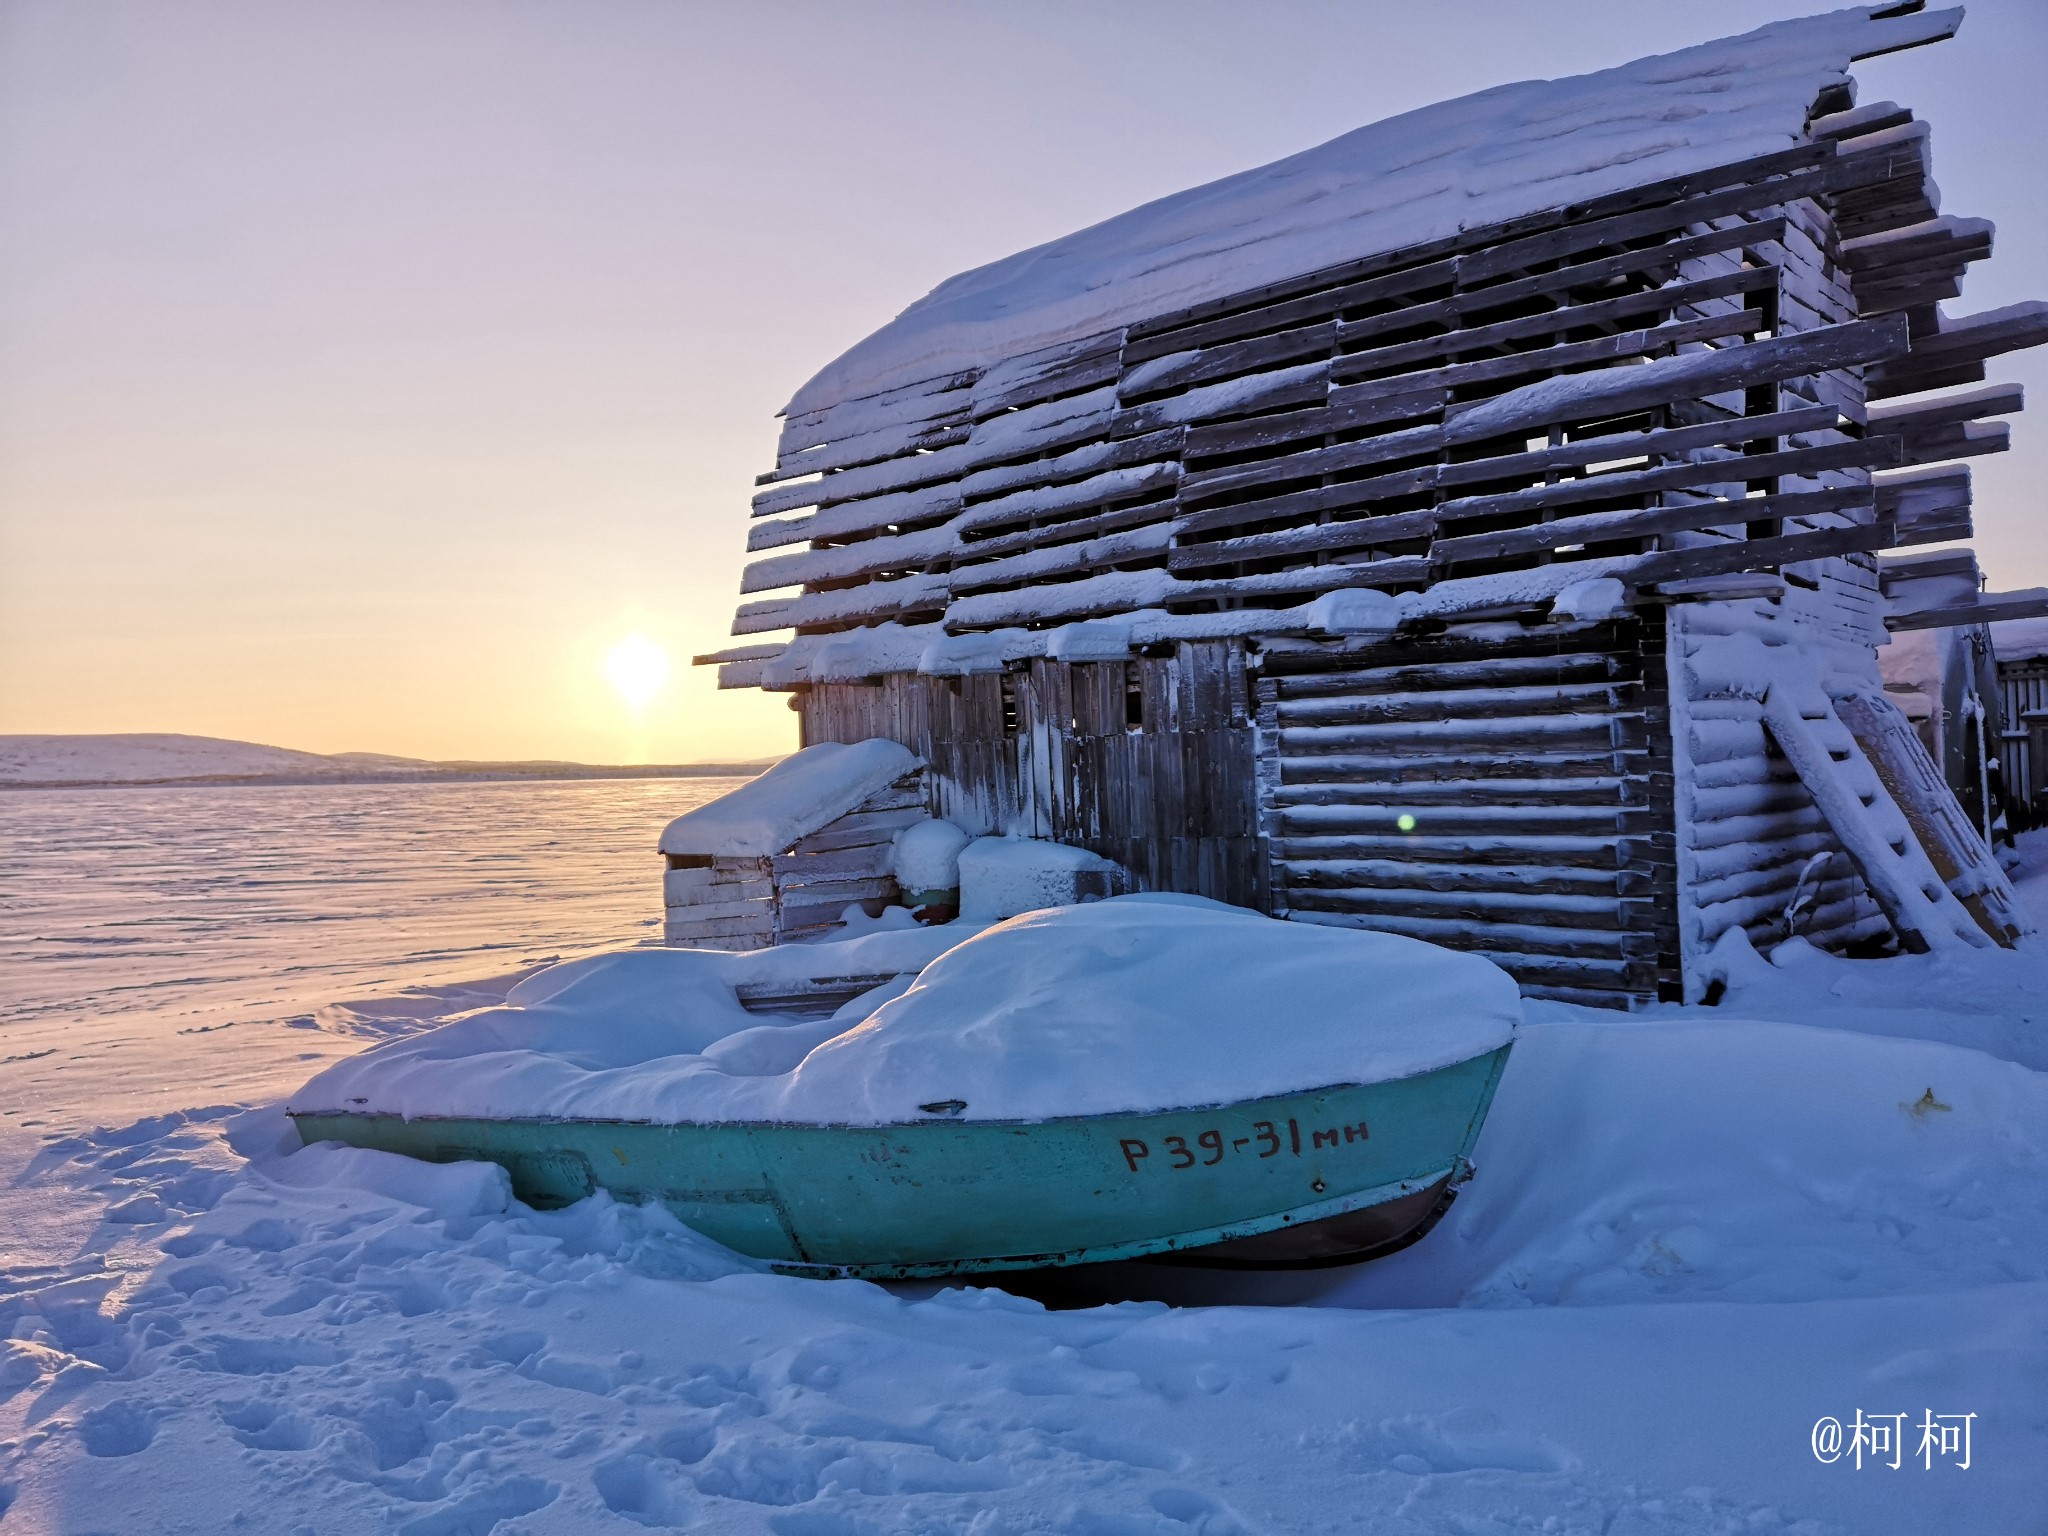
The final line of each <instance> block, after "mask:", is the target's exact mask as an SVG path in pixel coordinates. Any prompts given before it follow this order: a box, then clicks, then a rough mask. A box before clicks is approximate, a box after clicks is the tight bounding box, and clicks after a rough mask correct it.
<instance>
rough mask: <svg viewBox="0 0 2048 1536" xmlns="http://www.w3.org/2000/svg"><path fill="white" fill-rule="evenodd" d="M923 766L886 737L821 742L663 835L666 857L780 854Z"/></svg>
mask: <svg viewBox="0 0 2048 1536" xmlns="http://www.w3.org/2000/svg"><path fill="white" fill-rule="evenodd" d="M917 766H918V759H917V755H916V754H915V753H913V752H912V751H911V750H910V749H909V748H908V747H905V746H902V745H900V744H898V743H896V742H893V741H886V740H884V739H882V738H881V737H879V736H876V737H871V738H869V739H868V740H866V741H860V742H855V743H853V744H852V745H846V744H843V743H840V742H830V741H827V742H820V743H818V744H817V745H816V746H813V747H805V748H804V749H803V750H802V751H801V752H795V753H792V754H791V755H790V756H788V757H785V758H784V759H783V760H782V761H781V762H779V763H777V764H776V765H775V766H774V767H773V768H770V769H769V770H768V771H767V772H766V773H764V774H762V775H761V776H760V777H759V778H757V779H751V780H749V781H748V782H747V783H745V784H742V785H741V786H740V787H739V788H738V789H735V790H733V791H732V792H731V793H730V794H726V795H721V796H719V797H718V798H717V799H716V800H714V801H712V802H711V803H710V804H709V805H700V806H698V807H697V808H696V809H695V810H694V811H685V812H684V813H683V814H682V815H680V816H678V817H677V818H676V819H675V820H674V821H672V822H670V823H669V824H668V826H667V828H666V829H665V830H664V831H663V832H662V834H661V851H662V852H663V853H680V854H698V855H703V854H711V855H723V856H727V857H733V858H747V857H758V856H761V855H765V854H773V853H780V852H782V851H783V850H784V849H785V848H787V847H788V846H789V845H790V844H791V843H794V842H795V841H797V840H798V839H799V838H802V837H807V836H809V835H810V834H811V833H813V832H815V831H817V830H818V829H819V828H820V827H822V826H824V825H825V823H827V822H829V821H836V820H838V819H839V818H840V817H841V816H844V815H845V814H846V813H847V812H848V811H850V810H852V809H853V808H854V807H855V806H857V805H859V804H860V803H861V801H863V800H865V799H867V797H868V796H869V795H872V794H874V793H876V792H877V791H878V790H883V789H887V788H888V787H889V786H890V785H891V784H893V783H895V782H896V780H898V779H900V778H902V777H903V775H904V774H906V773H908V772H910V771H911V770H912V769H913V768H915V767H917Z"/></svg>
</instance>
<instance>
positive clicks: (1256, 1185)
mask: <svg viewBox="0 0 2048 1536" xmlns="http://www.w3.org/2000/svg"><path fill="white" fill-rule="evenodd" d="M890 937H892V936H889V935H877V936H875V938H874V939H867V940H859V941H854V943H851V944H845V945H833V946H805V947H803V948H811V949H813V950H815V951H818V952H822V951H826V950H839V949H846V950H850V949H854V948H855V947H857V945H859V944H867V945H869V946H870V947H871V948H872V947H874V945H875V942H876V939H887V938H890ZM903 938H904V939H905V940H906V941H908V940H915V939H923V940H924V942H927V943H929V942H930V940H929V939H928V938H925V936H924V935H922V934H919V935H904V936H903ZM899 947H901V946H899ZM790 948H799V947H798V946H791V947H787V948H785V949H783V950H777V951H765V952H761V953H759V954H755V955H746V956H742V955H729V954H714V953H704V952H679V951H639V952H635V953H631V954H627V955H620V956H612V957H600V958H601V959H604V960H609V961H612V962H615V963H614V964H613V965H611V966H609V967H604V968H600V971H599V974H597V975H596V976H595V977H594V978H593V979H592V980H591V981H589V982H579V981H578V980H577V978H576V977H575V975H573V974H572V975H571V976H570V977H569V978H568V980H567V982H566V984H565V983H564V982H563V980H562V978H560V977H559V976H557V973H561V972H570V973H574V972H575V971H576V970H577V967H576V966H575V965H572V966H563V967H557V968H555V971H554V972H547V973H542V976H541V977H538V978H535V979H534V980H535V981H536V982H541V983H542V985H541V986H539V987H537V988H535V989H534V990H532V991H530V992H529V993H527V994H526V996H525V997H524V998H521V997H520V996H519V995H518V994H516V993H515V997H514V1002H515V1003H520V1004H522V1006H519V1007H514V1008H507V1009H502V1010H492V1011H490V1012H488V1013H486V1014H484V1015H475V1016H471V1018H469V1019H465V1020H460V1021H457V1023H455V1024H453V1025H450V1026H448V1027H447V1028H446V1029H445V1030H442V1031H436V1032H433V1033H432V1034H430V1035H427V1036H421V1037H416V1038H415V1039H414V1040H409V1041H402V1042H395V1043H394V1044H393V1045H391V1046H386V1047H382V1048H380V1049H379V1050H377V1051H372V1052H369V1053H366V1054H365V1055H364V1056H362V1057H359V1058H356V1059H354V1060H353V1061H350V1062H345V1063H341V1064H339V1065H338V1066H336V1067H334V1068H330V1069H329V1070H328V1071H327V1072H326V1073H323V1074H322V1076H321V1077H320V1078H316V1079H315V1080H314V1082H313V1083H311V1084H309V1085H308V1087H307V1089H306V1090H304V1091H303V1092H302V1093H301V1094H300V1095H299V1096H298V1098H297V1099H296V1100H295V1102H294V1103H293V1105H292V1106H291V1111H292V1115H293V1118H294V1120H295V1121H296V1122H297V1124H298V1127H299V1131H300V1134H301V1136H302V1137H303V1138H304V1139H305V1140H306V1141H308V1142H313V1141H323V1140H326V1141H341V1142H347V1143H349V1144H352V1145H355V1146H362V1147H373V1148H377V1149H380V1150H383V1151H389V1152H397V1153H403V1154H406V1155H409V1156H413V1157H419V1158H424V1159H428V1160H431V1161H439V1162H448V1161H456V1160H464V1159H478V1160H485V1161H490V1162H495V1163H498V1164H500V1165H501V1166H503V1167H504V1168H505V1169H506V1170H507V1171H508V1172H509V1174H510V1175H511V1179H512V1185H513V1189H514V1192H515V1193H516V1194H517V1195H518V1197H519V1198H520V1199H522V1200H524V1201H526V1202H527V1203H529V1204H532V1205H535V1206H551V1205H561V1204H566V1203H569V1202H572V1201H575V1200H579V1199H582V1198H585V1197H587V1196H589V1195H592V1194H594V1193H596V1192H597V1191H600V1190H603V1191H608V1192H609V1193H611V1194H612V1195H614V1196H615V1197H617V1198H619V1199H621V1200H630V1201H635V1202H656V1203H659V1204H661V1205H664V1206H666V1207H667V1208H668V1209H669V1210H671V1211H672V1212H674V1213H675V1215H676V1216H677V1217H678V1218H679V1219H680V1220H681V1221H683V1222H684V1223H685V1224H687V1225H689V1226H690V1227H692V1228H694V1229H695V1230H697V1231H699V1232H701V1233H703V1234H704V1235H706V1236H708V1237H710V1238H713V1239H715V1240H716V1241H718V1242H721V1243H723V1244H725V1245H726V1246H728V1247H730V1248H733V1249H735V1250H737V1251H738V1252H740V1253H743V1254H746V1255H749V1256H751V1257H753V1258H756V1259H760V1260H765V1261H766V1262H767V1263H768V1264H770V1265H771V1266H772V1267H774V1268H775V1269H777V1270H780V1271H783V1272H787V1273H797V1274H808V1275H821V1276H842V1275H847V1276H861V1277H865V1278H870V1279H890V1278H917V1277H932V1276H944V1275H958V1274H970V1273H976V1272H982V1271H993V1270H1006V1269H1021V1268H1034V1267H1042V1266H1053V1265H1069V1264H1086V1263H1093V1262H1098V1261H1104V1260H1113V1259H1132V1258H1145V1257H1172V1258H1178V1259H1182V1260H1187V1261H1193V1262H1201V1263H1214V1264H1225V1265H1247V1266H1266V1265H1300V1264H1329V1263H1342V1262H1352V1261H1355V1260H1358V1259H1362V1258H1369V1257H1374V1256H1377V1255H1378V1254H1381V1253H1385V1252H1389V1251H1391V1250H1393V1249H1394V1248H1398V1247H1400V1246H1402V1245H1403V1244H1405V1243H1406V1242H1409V1241H1413V1240H1414V1239H1415V1238H1416V1237H1418V1236H1420V1235H1421V1234H1422V1233H1424V1232H1426V1231H1427V1230H1428V1228H1429V1226H1430V1224H1431V1223H1432V1222H1433V1221H1434V1220H1435V1219H1436V1217H1437V1216H1438V1215H1439V1214H1440V1213H1441V1212H1442V1210H1443V1209H1444V1208H1445V1206H1446V1205H1447V1204H1448V1203H1449V1201H1450V1199H1451V1197H1452V1195H1453V1194H1454V1193H1455V1190H1456V1187H1457V1185H1458V1184H1459V1183H1460V1182H1461V1181H1462V1180H1463V1179H1464V1178H1466V1177H1467V1176H1469V1173H1470V1170H1471V1166H1472V1165H1471V1154H1472V1149H1473V1145H1474V1143H1475V1142H1476V1140H1477V1139H1478V1136H1479V1132H1480V1128H1481V1126H1482V1124H1483V1122H1484V1119H1485V1115H1486V1111H1487V1108H1488V1105H1489V1104H1490V1103H1491V1100H1492V1097H1493V1093H1494V1090H1495V1087H1496V1085H1497V1084H1498V1082H1499V1080H1500V1076H1501V1073H1502V1070H1503V1069H1504V1067H1505V1065H1506V1062H1507V1057H1508V1052H1509V1049H1510V1044H1511V1037H1512V1029H1513V1026H1514V1020H1515V1017H1516V1016H1517V1015H1518V1013H1519V1008H1520V1003H1519V997H1518V996H1517V994H1516V992H1515V988H1514V985H1513V983H1512V982H1511V981H1509V979H1508V978H1507V977H1506V976H1505V974H1504V973H1502V972H1499V971H1498V970H1496V969H1494V968H1493V967H1491V966H1490V965H1488V964H1487V963H1486V962H1484V961H1481V960H1478V959H1476V958H1475V957H1471V956H1464V955H1455V954H1451V953H1449V952H1447V951H1443V950H1438V949H1436V948H1434V946H1430V945H1427V944H1422V943H1420V942H1418V941H1415V940H1410V939H1403V938H1398V937H1395V936H1392V935H1384V934H1364V933H1357V932H1354V931H1348V930H1333V929H1324V930H1317V929H1313V928H1308V927H1306V926H1305V925H1295V924H1286V923H1279V922H1275V921H1273V920H1271V919H1267V918H1262V917H1259V916H1257V915H1256V914H1252V913H1246V912H1241V911H1236V910H1234V909H1230V908H1224V907H1221V906H1218V905H1217V904H1215V903H1210V902H1203V901H1198V900H1192V899H1187V898H1153V897H1142V896H1139V897H1125V898H1118V899H1115V900H1112V901H1107V902H1101V903H1095V904H1092V905H1089V906H1084V907H1075V908H1068V909H1062V910H1059V911H1050V912H1040V913H1033V914H1030V915H1028V916H1026V917H1022V918H1019V919H1015V920H1012V921H1010V922H1006V923H1003V924H1000V925H997V926H996V927H994V928H991V929H989V930H987V931H985V932H983V933H981V934H979V935H978V936H976V937H973V938H970V939H969V940H968V941H967V942H966V943H963V944H960V945H958V946H956V947H954V948H952V949H950V950H948V951H947V952H946V953H945V954H944V955H942V956H940V957H939V958H938V959H936V960H935V961H933V963H932V964H930V965H929V966H926V967H924V968H923V969H922V971H921V972H920V974H919V975H918V976H917V978H916V981H915V982H914V983H913V984H911V985H909V986H908V987H907V988H906V987H905V986H904V985H903V984H902V983H901V982H900V981H899V982H897V983H895V984H893V985H892V986H890V987H888V988H886V989H884V990H886V991H891V992H894V993H895V994H896V995H895V996H893V997H890V998H886V999H885V1000H883V1001H882V1002H880V1003H879V1004H878V1005H877V1006H875V1007H874V1008H873V1010H872V1011H871V1012H868V1013H866V1014H864V1015H863V1014H862V1013H860V1012H859V1011H858V1010H859V1009H860V1008H861V1006H862V1004H860V1003H855V1004H853V1005H851V1006H850V1007H849V1008H848V1009H842V1010H840V1016H838V1017H834V1018H830V1019H826V1020H797V1019H793V1018H790V1017H787V1016H784V1017H781V1018H780V1020H779V1021H777V1022H766V1023H764V1021H763V1017H762V1016H760V1015H754V1014H743V1015H742V1018H743V1020H744V1022H743V1023H742V1022H739V1021H735V1020H733V1019H731V1018H725V1019H708V1020H707V1019H706V1018H705V1014H706V1012H707V1008H706V1007H705V1005H704V1001H705V998H706V997H707V996H710V995H712V994H714V993H715V992H716V991H717V990H718V989H719V988H721V987H723V988H725V989H727V990H728V991H729V992H731V993H737V991H738V990H739V989H744V988H746V987H748V986H749V985H752V986H754V987H756V988H757V989H758V987H759V985H760V984H759V983H758V982H755V983H749V982H747V981H744V980H738V981H735V980H734V978H735V977H742V976H744V975H746V974H748V972H747V970H746V969H745V968H746V967H749V966H753V967H759V966H762V965H765V964H770V963H776V962H777V960H778V957H783V956H786V955H787V952H788V949H790ZM823 958H824V957H823V955H822V954H820V955H819V959H821V960H822V959H823ZM781 963H784V964H786V963H787V961H786V959H783V960H782V961H781ZM840 963H842V964H844V963H845V962H844V961H841V962H840ZM579 964H581V965H582V966H584V967H586V968H588V967H589V966H590V962H580V963H579ZM818 968H819V966H818V964H817V963H816V962H815V961H814V963H813V965H812V969H814V970H816V969H818ZM662 971H667V972H670V973H671V975H670V977H669V980H670V981H671V982H672V983H678V985H672V986H670V987H668V988H664V987H663V986H662V984H661V981H660V979H659V976H658V973H660V972H662ZM629 972H637V973H640V974H637V975H629V974H627V973H629ZM549 976H556V980H555V981H554V982H547V981H546V980H545V978H547V977H549ZM550 987H552V988H553V990H550ZM756 995H759V993H758V990H757V992H756ZM1261 998H1262V999H1263V1000H1264V1004H1265V1006H1264V1008H1263V1010H1262V1011H1254V1010H1253V1009H1252V1008H1251V1007H1250V1006H1249V1005H1250V1004H1251V1003H1252V1001H1253V1000H1254V999H1261ZM649 999H654V1001H655V1007H656V1009H657V1013H659V1014H660V1016H657V1017H645V1016H638V1015H634V1014H633V1011H632V1010H633V1009H634V1008H635V1007H639V1008H642V1009H644V1008H645V1007H646V1006H647V1004H648V1002H649ZM693 1003H694V1004H696V1006H694V1007H693V1006H691V1005H692V1004H693ZM660 1010H668V1011H667V1012H666V1013H660ZM494 1015H495V1016H496V1017H494ZM665 1024H666V1025H670V1026H674V1027H673V1028H670V1029H669V1030H668V1032H669V1033H671V1034H674V1035H675V1036H676V1038H674V1039H671V1040H668V1041H666V1042H659V1041H658V1037H659V1036H660V1035H661V1034H662V1033H663V1032H664V1025H665ZM736 1024H737V1027H734V1026H735V1025H736ZM607 1030H611V1031H614V1032H617V1033H621V1034H623V1035H624V1036H626V1037H627V1040H626V1043H625V1045H624V1048H623V1049H622V1050H610V1051H608V1049H607V1044H606V1036H605V1032H606V1031H607ZM692 1030H694V1031H695V1034H694V1036H693V1035H692V1033H691V1032H692ZM451 1032H452V1033H455V1034H457V1035H458V1036H460V1037H461V1038H457V1039H454V1040H446V1039H443V1040H437V1039H436V1038H435V1037H436V1036H445V1035H448V1034H450V1033H451ZM706 1036H708V1037H709V1038H704V1037H706ZM650 1040H653V1041H655V1042H656V1043H655V1045H654V1048H655V1049H659V1048H660V1045H661V1044H662V1043H666V1044H667V1045H669V1046H680V1047H682V1048H683V1049H682V1050H681V1051H677V1052H672V1053H671V1054H667V1055H662V1056H654V1055H650V1054H648V1048H649V1042H650ZM778 1051H779V1054H778ZM799 1051H801V1054H800V1055H797V1053H798V1052H799ZM636 1054H637V1055H639V1056H640V1057H641V1059H640V1060H638V1061H628V1060H624V1059H623V1058H625V1057H630V1056H634V1055H636ZM791 1056H796V1059H795V1060H794V1061H791V1060H790V1059H789V1058H790V1057H791ZM1347 1061H1348V1063H1349V1065H1350V1067H1351V1070H1349V1071H1342V1070H1336V1069H1335V1068H1336V1065H1337V1064H1338V1063H1342V1062H1347ZM614 1063H615V1064H614ZM778 1069H780V1070H778ZM1219 1082H1231V1083H1235V1084H1236V1085H1238V1087H1239V1089H1240V1091H1239V1092H1237V1093H1236V1094H1234V1095H1233V1094H1229V1093H1218V1092H1216V1091H1215V1088H1216V1085H1217V1084H1218V1083H1219ZM1304 1082H1308V1083H1313V1084H1315V1085H1316V1086H1312V1087H1306V1088H1302V1087H1297V1086H1295V1085H1297V1084H1301V1083H1304ZM544 1104H547V1105H553V1106H554V1112H552V1113H543V1112H537V1111H539V1110H540V1109H541V1108H542V1106H543V1105H544ZM1062 1111H1065V1112H1062Z"/></svg>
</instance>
